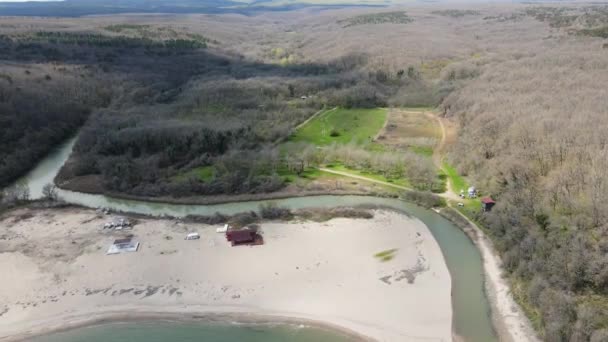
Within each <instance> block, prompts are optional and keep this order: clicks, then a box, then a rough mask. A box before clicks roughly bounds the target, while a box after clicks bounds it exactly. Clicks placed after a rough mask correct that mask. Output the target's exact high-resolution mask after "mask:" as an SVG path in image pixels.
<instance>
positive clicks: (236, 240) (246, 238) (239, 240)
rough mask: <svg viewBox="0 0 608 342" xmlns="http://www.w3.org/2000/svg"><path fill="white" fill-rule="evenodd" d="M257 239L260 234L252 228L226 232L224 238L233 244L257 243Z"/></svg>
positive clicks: (259, 237)
mask: <svg viewBox="0 0 608 342" xmlns="http://www.w3.org/2000/svg"><path fill="white" fill-rule="evenodd" d="M259 239H261V236H259V235H258V234H257V233H256V232H255V231H254V230H249V229H241V230H229V231H227V232H226V240H228V241H230V242H231V243H232V245H233V246H238V245H250V244H257V243H256V242H257V241H258V240H259Z"/></svg>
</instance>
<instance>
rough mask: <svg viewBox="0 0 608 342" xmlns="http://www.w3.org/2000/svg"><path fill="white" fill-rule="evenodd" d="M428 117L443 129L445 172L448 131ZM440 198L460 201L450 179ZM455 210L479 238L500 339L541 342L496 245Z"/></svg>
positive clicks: (437, 154)
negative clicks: (506, 274) (513, 291)
mask: <svg viewBox="0 0 608 342" xmlns="http://www.w3.org/2000/svg"><path fill="white" fill-rule="evenodd" d="M425 114H426V115H428V116H429V117H432V118H433V119H434V120H436V121H437V123H438V124H439V126H440V128H441V139H440V141H439V144H437V147H436V148H435V150H434V151H433V163H435V165H436V166H437V167H438V168H439V169H443V163H442V160H443V157H444V153H445V151H444V150H445V147H446V140H447V129H446V127H445V123H444V119H443V118H441V117H439V116H437V115H434V114H433V113H431V112H425ZM439 196H441V197H443V198H446V199H448V200H452V201H460V197H458V195H457V194H456V193H455V192H454V191H453V188H452V184H451V182H450V179H449V178H448V179H447V191H446V192H444V193H442V194H439ZM452 204H453V203H451V202H450V201H448V206H449V207H452ZM454 211H455V212H456V213H458V215H460V216H461V217H462V218H463V219H465V220H466V221H467V222H468V223H469V225H470V227H472V228H473V229H474V231H475V235H476V236H477V238H476V239H473V242H474V243H475V245H476V246H477V248H478V249H479V251H480V253H481V256H482V259H483V268H484V274H485V278H486V293H487V294H488V299H489V300H490V303H491V306H492V320H493V321H494V325H495V327H496V330H497V334H498V338H499V340H500V341H512V342H516V341H529V342H537V341H539V339H538V338H537V336H536V331H534V329H533V328H532V324H531V322H530V320H529V319H528V317H527V316H526V315H525V313H524V312H523V310H522V309H521V307H520V306H519V305H518V304H517V302H515V299H514V298H513V295H512V294H511V288H510V285H509V283H508V281H507V280H506V279H505V278H503V268H502V261H501V259H500V256H499V255H498V253H496V250H495V249H494V244H493V243H492V241H491V240H490V239H489V238H488V237H487V236H486V235H485V233H484V232H483V231H482V230H481V228H479V226H478V225H477V224H476V223H475V222H473V221H471V220H470V219H469V218H468V217H467V216H466V215H464V214H463V213H461V212H460V211H459V210H456V209H454Z"/></svg>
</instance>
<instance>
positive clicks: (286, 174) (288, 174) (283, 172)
mask: <svg viewBox="0 0 608 342" xmlns="http://www.w3.org/2000/svg"><path fill="white" fill-rule="evenodd" d="M277 174H278V175H279V176H281V177H283V179H284V180H285V181H286V182H287V183H293V182H295V181H297V180H308V181H312V180H315V179H318V178H320V177H328V176H331V175H328V174H327V173H326V172H322V171H320V170H319V169H317V168H314V167H307V168H305V169H304V171H303V172H302V173H300V174H299V175H298V174H296V173H295V172H293V171H291V170H288V169H287V168H283V169H279V170H278V171H277Z"/></svg>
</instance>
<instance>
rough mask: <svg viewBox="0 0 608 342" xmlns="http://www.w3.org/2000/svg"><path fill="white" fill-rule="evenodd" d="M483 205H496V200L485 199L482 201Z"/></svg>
mask: <svg viewBox="0 0 608 342" xmlns="http://www.w3.org/2000/svg"><path fill="white" fill-rule="evenodd" d="M481 203H484V204H496V202H494V200H493V199H492V198H490V197H484V198H482V199H481Z"/></svg>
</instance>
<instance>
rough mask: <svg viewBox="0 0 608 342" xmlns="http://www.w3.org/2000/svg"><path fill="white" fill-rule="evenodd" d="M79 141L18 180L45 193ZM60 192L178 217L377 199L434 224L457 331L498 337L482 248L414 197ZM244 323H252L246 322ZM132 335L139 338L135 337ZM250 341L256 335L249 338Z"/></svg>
mask: <svg viewBox="0 0 608 342" xmlns="http://www.w3.org/2000/svg"><path fill="white" fill-rule="evenodd" d="M74 142H75V138H74V139H71V140H69V141H67V142H66V143H64V144H63V145H61V146H60V147H58V148H57V149H56V150H55V151H53V152H52V153H50V154H49V155H48V156H47V157H46V158H45V159H44V160H43V161H41V162H40V163H39V165H38V166H37V167H36V168H35V169H34V170H32V171H31V172H29V173H28V174H27V175H26V176H25V177H23V178H22V179H21V180H19V182H22V183H24V184H27V185H28V186H29V188H30V196H31V198H40V197H41V196H42V187H43V186H44V185H45V184H47V183H49V182H51V181H52V180H53V179H54V177H55V175H56V174H57V172H58V171H59V169H60V168H61V166H62V165H63V164H64V163H65V161H66V160H67V158H68V157H69V155H70V153H71V150H72V148H73V146H74ZM58 195H59V198H60V199H62V200H64V201H66V202H68V203H72V204H77V205H82V206H85V207H89V208H100V207H103V208H110V209H113V210H119V211H124V212H132V213H138V214H147V215H154V216H161V215H170V216H175V217H183V216H186V215H194V214H195V215H212V214H214V213H216V212H219V213H222V214H234V213H238V212H244V211H251V210H258V208H259V206H260V205H261V204H263V203H267V202H273V203H276V204H277V205H280V206H284V207H289V208H292V209H302V208H314V207H336V206H356V205H376V206H383V207H388V208H391V209H393V210H396V211H399V212H402V213H405V214H407V215H409V216H413V217H416V218H418V219H419V220H421V221H422V222H423V223H424V224H426V226H427V227H428V228H429V229H430V231H431V233H432V234H433V236H434V237H435V239H436V240H437V242H438V244H439V246H440V248H441V251H442V252H443V255H444V257H445V261H446V264H447V267H448V269H449V271H450V274H451V277H452V307H453V312H454V315H453V317H454V318H453V319H454V321H453V328H454V332H455V334H457V335H459V336H461V337H462V338H463V339H464V340H465V341H468V342H492V341H497V337H496V334H495V332H494V329H493V326H492V320H491V315H490V304H489V301H488V299H487V297H486V294H485V290H484V274H483V265H482V259H481V254H480V252H479V250H478V249H477V248H476V247H475V245H474V244H473V242H472V241H471V240H470V239H469V238H468V237H467V236H466V234H465V233H464V232H463V231H462V230H461V229H459V228H458V227H456V226H455V225H454V224H452V223H451V222H450V221H448V220H446V219H445V218H443V217H441V216H440V215H438V214H436V213H435V212H433V211H430V210H427V209H424V208H421V207H419V206H416V205H414V204H411V203H407V202H404V201H401V200H397V199H388V198H379V197H371V196H311V197H294V198H286V199H279V200H271V201H250V202H235V203H226V204H215V205H189V204H166V203H155V202H145V201H136V200H125V199H116V198H111V197H107V196H104V195H92V194H84V193H79V192H73V191H66V190H59V192H58ZM123 327H124V326H123ZM203 328H204V327H201V329H202V330H201V331H200V332H199V333H200V334H201V335H200V336H204V334H205V333H208V332H209V331H207V332H205V331H204V330H205V329H203ZM207 328H209V327H207ZM100 329H103V327H100ZM113 329H114V328H108V329H106V330H113ZM134 329H135V328H134ZM167 329H170V328H167ZM213 329H215V328H211V330H213ZM217 329H220V330H221V327H219V326H218V327H217ZM233 329H234V327H233ZM239 329H248V328H247V327H241V328H239ZM285 329H286V328H285ZM127 330H128V329H127ZM135 330H138V329H135ZM170 330H171V329H170ZM237 330H238V329H237ZM279 330H280V329H279ZM218 331H219V330H218ZM239 331H240V332H239V333H241V332H242V333H244V334H247V333H246V331H244V330H243V331H241V330H239ZM87 332H89V333H92V334H93V335H90V336H89V335H87ZM97 332H98V330H95V329H88V330H84V332H83V331H80V330H78V331H74V332H72V334H73V335H71V336H80V338H81V339H79V338H72V339H70V338H67V337H66V338H64V339H61V341H62V342H75V341H88V340H91V341H94V340H95V339H94V336H95V334H96V333H97ZM274 332H277V331H274V330H272V329H270V330H269V331H268V332H267V334H268V335H267V336H268V340H269V341H270V340H273V338H271V336H273V335H272V334H273V333H274ZM283 332H284V331H283ZM209 333H212V334H213V333H214V332H213V331H211V332H209ZM277 333H278V334H279V335H277V336H282V335H281V332H280V331H279V332H277ZM311 333H313V335H314V334H315V333H318V332H314V331H312V332H311ZM83 334H84V335H83ZM220 335H221V334H220ZM83 336H88V337H87V338H88V339H87V338H84V337H83ZM125 336H127V335H125ZM150 336H152V335H150ZM155 336H158V335H155ZM302 336H304V335H302ZM127 340H128V341H131V339H128V338H126V339H125V338H123V339H120V338H118V337H117V338H116V339H111V340H110V341H127ZM170 340H171V341H190V340H191V339H189V337H184V339H179V340H176V339H173V338H172V339H170ZM199 340H200V339H199ZM215 340H218V339H215ZM279 340H280V338H279ZM290 340H291V339H290ZM317 340H319V339H315V338H312V337H310V338H307V337H302V339H295V338H294V339H293V341H303V342H304V341H317ZM322 340H324V341H329V340H332V341H340V337H339V336H334V338H333V339H322ZM41 341H42V340H41ZM45 341H46V340H45ZM48 341H54V340H48ZM133 341H135V339H134V340H133ZM150 341H151V340H150ZM155 341H156V340H155ZM158 341H160V340H158ZM163 341H165V340H163ZM247 341H257V340H255V339H247Z"/></svg>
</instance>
